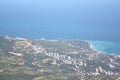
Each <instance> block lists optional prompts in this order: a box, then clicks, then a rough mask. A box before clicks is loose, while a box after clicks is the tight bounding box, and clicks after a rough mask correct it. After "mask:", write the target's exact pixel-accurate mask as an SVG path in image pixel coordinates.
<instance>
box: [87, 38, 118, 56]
mask: <svg viewBox="0 0 120 80" xmlns="http://www.w3.org/2000/svg"><path fill="white" fill-rule="evenodd" d="M87 42H89V43H90V44H92V45H93V46H94V47H95V48H96V49H97V50H98V51H100V52H104V53H108V54H117V55H120V42H112V41H91V40H87Z"/></svg>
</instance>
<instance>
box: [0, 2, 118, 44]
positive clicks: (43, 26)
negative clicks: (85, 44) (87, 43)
mask: <svg viewBox="0 0 120 80" xmlns="http://www.w3.org/2000/svg"><path fill="white" fill-rule="evenodd" d="M119 30H120V1H119V0H0V35H8V36H13V37H26V38H41V37H45V38H47V39H58V38H64V39H77V38H79V39H82V40H99V41H114V42H119V41H120V31H119Z"/></svg>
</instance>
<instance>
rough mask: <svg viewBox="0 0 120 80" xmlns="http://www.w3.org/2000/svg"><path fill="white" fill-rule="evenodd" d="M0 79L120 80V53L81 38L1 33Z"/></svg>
mask: <svg viewBox="0 0 120 80" xmlns="http://www.w3.org/2000/svg"><path fill="white" fill-rule="evenodd" d="M0 80H120V55H110V54H103V53H100V52H98V51H97V50H95V49H94V48H93V46H92V45H90V44H89V43H87V42H85V41H81V40H71V41H66V40H56V41H49V40H46V39H36V40H29V39H25V38H12V37H8V36H1V37H0Z"/></svg>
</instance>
